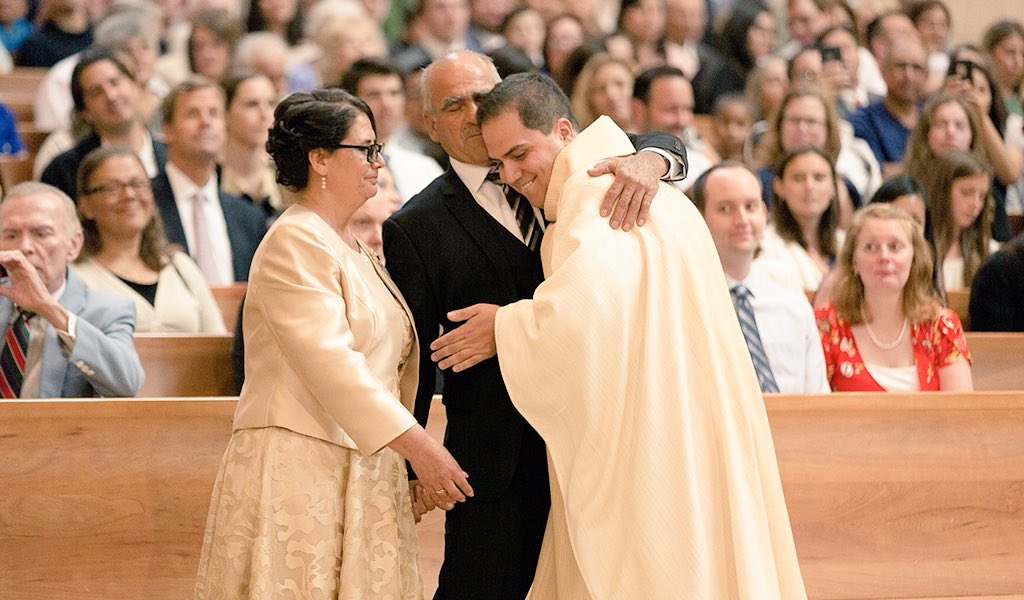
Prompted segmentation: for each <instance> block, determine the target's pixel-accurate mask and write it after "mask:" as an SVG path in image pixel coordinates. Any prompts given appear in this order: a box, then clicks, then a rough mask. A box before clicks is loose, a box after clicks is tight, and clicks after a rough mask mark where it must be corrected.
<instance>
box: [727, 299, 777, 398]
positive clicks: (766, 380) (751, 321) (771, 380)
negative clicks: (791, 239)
mask: <svg viewBox="0 0 1024 600" xmlns="http://www.w3.org/2000/svg"><path fill="white" fill-rule="evenodd" d="M729 293H731V294H732V300H733V304H734V305H735V306H736V316H737V317H739V320H740V330H741V331H743V340H744V341H745V342H747V351H748V352H750V360H751V362H753V363H754V372H755V373H757V383H758V385H760V386H761V391H762V392H765V393H776V392H778V391H779V386H778V384H776V383H775V376H774V375H772V368H771V366H770V365H769V364H768V355H766V354H765V353H764V346H763V345H762V344H761V334H760V333H758V331H757V320H756V319H755V318H754V307H752V306H751V305H750V290H748V289H747V288H746V287H744V286H742V285H735V286H733V287H732V289H730V290H729Z"/></svg>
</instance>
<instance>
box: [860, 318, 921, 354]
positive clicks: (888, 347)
mask: <svg viewBox="0 0 1024 600" xmlns="http://www.w3.org/2000/svg"><path fill="white" fill-rule="evenodd" d="M860 316H861V318H862V319H864V331H867V332H868V337H869V338H871V341H872V343H874V344H875V346H877V347H878V348H879V349H880V350H892V349H893V348H895V347H896V346H898V345H899V343H900V342H901V341H903V336H904V334H906V333H907V324H908V323H909V319H907V317H903V327H901V328H900V333H899V335H897V336H896V339H895V340H893V341H892V342H890V343H888V344H883V343H882V342H880V341H878V338H877V337H875V333H874V332H873V331H871V326H870V325H868V320H867V318H866V317H865V316H864V311H863V309H862V310H861V311H860Z"/></svg>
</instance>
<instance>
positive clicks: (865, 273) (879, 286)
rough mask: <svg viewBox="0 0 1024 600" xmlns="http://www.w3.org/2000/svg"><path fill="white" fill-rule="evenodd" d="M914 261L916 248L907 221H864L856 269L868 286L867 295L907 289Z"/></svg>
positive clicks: (855, 248) (856, 253) (870, 219)
mask: <svg viewBox="0 0 1024 600" xmlns="http://www.w3.org/2000/svg"><path fill="white" fill-rule="evenodd" d="M913 262H914V246H913V244H912V242H911V239H910V233H909V232H908V231H907V226H906V224H905V223H904V222H902V221H898V220H895V219H876V218H867V219H865V220H864V223H863V224H862V225H861V229H860V232H859V233H858V234H857V240H856V243H855V245H854V249H853V270H854V272H855V273H856V274H857V276H858V277H860V280H861V282H862V283H863V284H864V293H865V295H871V294H872V293H878V292H899V291H901V290H903V287H904V286H905V285H906V284H907V279H908V278H909V277H910V267H911V265H912V264H913Z"/></svg>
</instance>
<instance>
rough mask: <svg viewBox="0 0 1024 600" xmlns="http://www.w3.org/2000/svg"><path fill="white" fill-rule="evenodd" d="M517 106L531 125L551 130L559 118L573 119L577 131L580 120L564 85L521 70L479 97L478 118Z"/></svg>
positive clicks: (490, 115)
mask: <svg viewBox="0 0 1024 600" xmlns="http://www.w3.org/2000/svg"><path fill="white" fill-rule="evenodd" d="M510 107H512V108H515V109H516V112H517V113H518V114H519V119H520V120H521V121H522V122H523V125H525V126H526V128H527V129H535V130H537V131H540V132H543V133H551V130H552V129H553V128H554V126H555V123H556V122H558V120H559V119H569V122H570V123H572V126H573V128H574V129H575V130H576V131H579V130H580V124H579V123H578V122H577V121H576V116H575V115H573V113H572V105H571V104H570V103H569V98H567V97H566V95H565V93H564V92H563V91H562V88H560V87H558V84H556V83H555V82H554V81H553V80H552V79H551V78H550V77H548V76H547V75H541V74H538V73H517V74H515V75H511V76H509V77H508V78H507V79H504V80H502V81H501V82H499V83H498V85H496V86H494V88H493V89H492V90H491V91H490V92H487V93H486V94H482V95H481V96H480V97H479V98H478V99H477V120H478V121H479V122H480V124H481V125H482V124H483V123H485V122H486V121H488V120H490V119H493V118H495V117H497V116H498V115H500V114H501V113H503V112H505V110H506V109H508V108H510Z"/></svg>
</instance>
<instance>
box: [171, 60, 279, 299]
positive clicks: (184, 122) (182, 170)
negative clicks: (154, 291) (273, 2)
mask: <svg viewBox="0 0 1024 600" xmlns="http://www.w3.org/2000/svg"><path fill="white" fill-rule="evenodd" d="M224 110H225V109H224V92H223V90H221V88H220V86H219V85H217V84H216V83H214V82H212V81H208V80H205V79H190V80H187V81H185V82H183V83H180V84H178V85H177V86H175V87H174V88H173V89H172V90H171V92H170V93H169V94H168V95H167V97H166V98H165V99H164V104H163V118H164V139H166V140H167V166H166V168H165V170H164V172H163V173H161V174H159V175H157V176H156V177H155V178H154V179H153V200H154V201H155V202H156V205H157V208H158V209H159V210H160V217H161V219H162V220H163V223H164V230H165V231H166V233H167V239H168V240H170V241H171V242H172V243H175V244H179V245H181V246H182V247H183V248H185V250H186V251H187V252H188V253H189V255H190V256H192V258H194V259H195V260H196V263H197V264H198V265H199V268H200V269H202V271H203V275H205V276H206V280H207V281H208V282H209V283H210V284H212V285H225V284H228V283H230V282H232V281H246V280H247V279H248V278H249V263H250V262H252V255H253V253H255V252H256V247H257V246H259V243H260V240H262V239H263V234H264V233H266V224H265V218H264V216H263V213H262V211H261V210H260V209H259V208H257V207H255V206H253V205H252V204H250V203H248V202H246V201H245V200H242V199H241V198H237V197H235V196H232V195H230V194H227V193H225V192H222V191H221V190H220V187H219V186H218V182H217V173H216V170H217V156H218V155H219V153H220V150H221V148H222V147H223V145H224V140H225V138H226V135H227V133H226V128H225V122H224Z"/></svg>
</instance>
